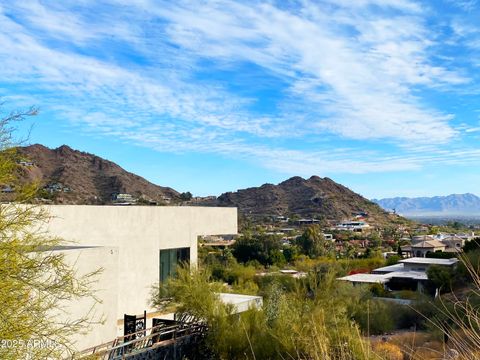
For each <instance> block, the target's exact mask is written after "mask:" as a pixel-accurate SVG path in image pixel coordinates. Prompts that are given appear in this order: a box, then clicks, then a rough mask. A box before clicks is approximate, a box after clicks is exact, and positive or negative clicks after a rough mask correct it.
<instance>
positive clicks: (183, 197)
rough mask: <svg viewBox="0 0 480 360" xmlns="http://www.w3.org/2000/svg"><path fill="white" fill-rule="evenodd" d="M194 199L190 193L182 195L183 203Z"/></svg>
mask: <svg viewBox="0 0 480 360" xmlns="http://www.w3.org/2000/svg"><path fill="white" fill-rule="evenodd" d="M192 197H193V195H192V193H191V192H190V191H187V192H183V193H181V194H180V199H181V200H182V201H190V200H192Z"/></svg>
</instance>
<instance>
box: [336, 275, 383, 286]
mask: <svg viewBox="0 0 480 360" xmlns="http://www.w3.org/2000/svg"><path fill="white" fill-rule="evenodd" d="M337 280H344V281H351V282H356V283H368V284H385V283H386V282H388V280H390V278H388V277H386V274H354V275H348V276H344V277H341V278H338V279H337Z"/></svg>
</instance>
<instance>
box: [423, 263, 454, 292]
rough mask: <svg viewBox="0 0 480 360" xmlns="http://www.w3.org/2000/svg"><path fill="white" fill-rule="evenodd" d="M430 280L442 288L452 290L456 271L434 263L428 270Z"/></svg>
mask: <svg viewBox="0 0 480 360" xmlns="http://www.w3.org/2000/svg"><path fill="white" fill-rule="evenodd" d="M427 276H428V280H430V281H432V282H433V284H434V285H435V286H436V287H437V288H439V289H440V290H445V291H450V290H451V288H452V280H453V278H454V271H453V270H452V269H449V268H447V267H445V266H440V265H432V266H430V267H429V268H428V270H427Z"/></svg>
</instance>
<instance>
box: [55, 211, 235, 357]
mask: <svg viewBox="0 0 480 360" xmlns="http://www.w3.org/2000/svg"><path fill="white" fill-rule="evenodd" d="M46 208H47V209H48V210H49V212H50V215H52V216H53V217H52V219H51V221H50V222H49V224H48V231H49V232H50V234H52V235H55V236H59V237H61V238H63V239H64V240H66V241H67V242H74V244H72V245H73V246H89V247H100V249H98V251H96V252H95V250H92V249H88V250H87V249H80V248H79V249H70V250H65V253H66V254H68V258H70V259H76V258H78V260H77V261H76V266H78V267H81V268H82V269H83V271H88V270H90V271H93V270H94V269H96V268H99V267H103V268H104V269H105V270H104V274H102V275H101V276H102V277H105V278H104V279H103V278H102V279H101V281H100V282H99V283H98V284H97V286H98V287H99V289H103V290H102V291H101V292H100V293H99V294H101V295H100V296H101V298H102V300H103V301H104V303H103V304H102V305H100V309H103V312H104V313H105V312H106V313H109V314H110V313H111V312H112V309H111V307H115V311H114V312H115V314H116V319H123V315H124V314H125V313H126V314H131V315H132V314H143V311H144V310H147V312H151V311H154V309H151V308H150V307H149V298H150V291H151V287H152V285H153V284H156V283H158V281H159V275H160V249H169V248H181V247H189V248H190V262H191V263H192V264H196V262H197V236H198V235H221V234H236V233H237V209H236V208H213V207H186V206H185V207H169V206H89V205H81V206H78V205H52V206H47V207H46ZM112 248H113V249H112ZM101 249H103V250H101ZM111 250H115V251H118V255H117V258H116V260H115V259H113V258H112V257H110V256H109V255H108V254H109V251H111ZM102 251H106V253H105V254H104V255H105V256H99V255H98V254H101V253H102ZM77 254H78V255H81V256H78V255H77ZM110 255H112V254H110ZM112 274H115V276H112ZM110 282H111V287H108V284H109V283H110ZM114 299H115V300H114ZM115 301H116V306H115V305H114V303H115ZM77 307H78V308H81V307H83V308H84V310H85V311H87V310H88V309H87V308H86V307H85V306H80V305H78V306H77ZM106 326H110V327H109V329H110V328H111V329H114V330H108V331H107V330H106V328H101V327H96V328H95V329H93V332H92V334H91V335H87V336H86V337H85V339H83V340H82V342H81V345H82V346H81V347H80V346H79V347H78V349H82V348H85V347H89V346H94V345H97V344H98V343H99V342H98V341H97V340H98V338H99V337H100V338H102V342H105V341H109V340H112V337H111V334H116V321H115V322H114V323H113V324H106ZM111 331H113V332H111ZM107 334H108V338H106V339H104V338H105V337H106V336H107ZM113 337H115V335H114V336H113ZM85 340H86V341H85Z"/></svg>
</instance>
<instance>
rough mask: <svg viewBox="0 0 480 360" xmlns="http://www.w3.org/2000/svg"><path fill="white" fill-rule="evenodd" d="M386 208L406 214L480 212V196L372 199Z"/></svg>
mask: <svg viewBox="0 0 480 360" xmlns="http://www.w3.org/2000/svg"><path fill="white" fill-rule="evenodd" d="M372 201H373V202H375V203H377V204H379V205H380V206H381V207H382V208H384V209H386V210H391V209H395V211H396V212H397V213H400V214H404V215H421V214H428V215H434V214H438V215H444V214H463V215H468V214H480V198H479V197H478V196H476V195H474V194H470V193H467V194H452V195H448V196H434V197H417V198H408V197H396V198H388V199H380V200H376V199H374V200H372Z"/></svg>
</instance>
